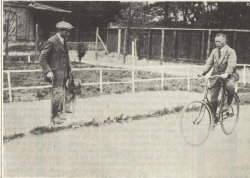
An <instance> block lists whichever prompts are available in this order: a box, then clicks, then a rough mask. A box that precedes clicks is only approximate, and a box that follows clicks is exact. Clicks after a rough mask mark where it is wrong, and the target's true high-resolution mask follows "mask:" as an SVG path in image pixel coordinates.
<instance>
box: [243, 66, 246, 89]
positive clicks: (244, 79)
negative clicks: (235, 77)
mask: <svg viewBox="0 0 250 178" xmlns="http://www.w3.org/2000/svg"><path fill="white" fill-rule="evenodd" d="M243 86H244V87H245V86H246V65H245V64H244V68H243Z"/></svg>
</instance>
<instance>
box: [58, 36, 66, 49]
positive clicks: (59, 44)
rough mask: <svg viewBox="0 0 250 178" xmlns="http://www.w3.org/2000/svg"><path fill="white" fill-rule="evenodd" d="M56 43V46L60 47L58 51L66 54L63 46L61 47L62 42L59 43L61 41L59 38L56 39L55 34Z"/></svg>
mask: <svg viewBox="0 0 250 178" xmlns="http://www.w3.org/2000/svg"><path fill="white" fill-rule="evenodd" d="M56 42H57V45H58V46H59V47H60V49H61V50H62V51H63V52H64V53H66V51H65V49H64V46H63V44H62V42H61V40H60V39H59V37H58V35H57V34H56Z"/></svg>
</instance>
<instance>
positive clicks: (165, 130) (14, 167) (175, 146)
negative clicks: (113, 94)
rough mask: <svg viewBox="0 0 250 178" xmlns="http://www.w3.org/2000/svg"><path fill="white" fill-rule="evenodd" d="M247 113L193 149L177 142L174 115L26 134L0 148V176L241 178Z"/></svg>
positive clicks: (245, 166) (248, 137) (249, 136)
mask: <svg viewBox="0 0 250 178" xmlns="http://www.w3.org/2000/svg"><path fill="white" fill-rule="evenodd" d="M249 109H250V106H249V105H244V106H242V107H241V113H240V121H239V123H238V125H237V128H236V131H235V132H234V133H233V134H232V135H229V136H226V135H224V134H223V132H222V131H221V128H220V127H216V128H215V130H214V131H213V132H212V134H211V135H210V136H209V138H208V140H207V141H206V143H205V144H204V145H203V146H201V147H197V148H194V147H190V146H189V145H187V144H185V142H184V140H183V139H182V136H181V134H180V123H179V121H180V120H179V118H180V114H172V115H167V116H163V117H159V118H149V119H145V120H139V121H131V122H129V123H123V124H118V123H116V124H111V125H105V126H100V127H84V128H79V129H76V130H67V131H61V132H57V133H52V134H44V135H40V136H31V135H30V136H27V137H24V138H21V139H18V140H14V141H12V142H8V143H5V144H4V157H3V159H4V165H3V166H4V167H3V168H4V176H8V177H9V176H25V177H26V176H29V177H30V176H42V177H45V176H46V177H52V176H56V177H58V176H64V177H76V176H77V177H79V176H81V177H136V176H138V177H158V176H164V177H176V178H177V177H178V178H180V177H204V178H210V177H211V178H212V177H213V178H219V177H223V178H224V177H233V178H236V177H237V178H247V177H249V175H250V169H249V168H250V162H249V160H250V150H249V147H250V131H249V130H250V120H249Z"/></svg>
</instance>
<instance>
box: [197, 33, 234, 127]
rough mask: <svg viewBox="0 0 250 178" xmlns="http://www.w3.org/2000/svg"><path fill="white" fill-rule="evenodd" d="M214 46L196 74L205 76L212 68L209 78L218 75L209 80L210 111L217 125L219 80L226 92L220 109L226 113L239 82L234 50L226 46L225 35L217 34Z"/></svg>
mask: <svg viewBox="0 0 250 178" xmlns="http://www.w3.org/2000/svg"><path fill="white" fill-rule="evenodd" d="M215 46H216V48H215V49H213V51H212V52H211V54H210V56H209V58H208V59H207V62H206V64H205V66H204V69H203V71H202V72H201V73H200V74H198V76H199V77H202V76H205V75H206V74H207V73H208V72H209V71H210V70H211V68H212V67H213V70H212V73H211V76H214V75H219V76H218V77H214V78H211V79H210V84H211V85H210V95H211V99H210V103H209V104H210V106H209V107H210V110H211V113H212V116H213V119H214V123H215V124H216V123H218V121H219V119H218V117H217V116H216V110H217V106H218V103H217V100H218V95H219V92H220V80H221V79H224V81H225V88H226V91H227V103H226V104H225V105H224V107H223V108H222V111H224V112H226V111H228V109H229V107H230V105H231V103H232V100H233V97H234V93H235V84H236V81H238V80H239V75H238V73H237V72H236V65H237V56H236V53H235V51H234V49H232V48H230V47H229V46H228V45H227V44H226V35H225V34H223V33H218V34H217V35H216V36H215Z"/></svg>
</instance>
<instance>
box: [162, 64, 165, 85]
mask: <svg viewBox="0 0 250 178" xmlns="http://www.w3.org/2000/svg"><path fill="white" fill-rule="evenodd" d="M164 70H165V62H163V64H162V71H161V90H163V89H164Z"/></svg>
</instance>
